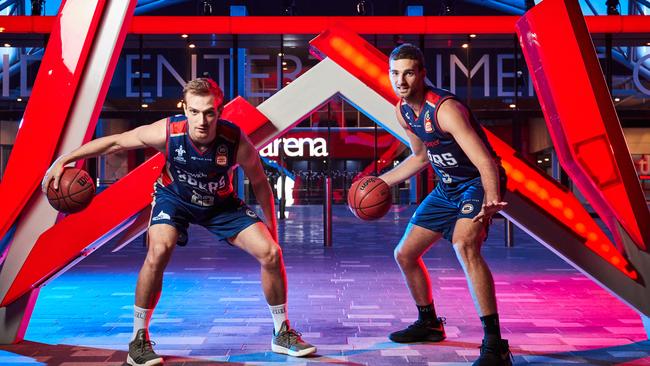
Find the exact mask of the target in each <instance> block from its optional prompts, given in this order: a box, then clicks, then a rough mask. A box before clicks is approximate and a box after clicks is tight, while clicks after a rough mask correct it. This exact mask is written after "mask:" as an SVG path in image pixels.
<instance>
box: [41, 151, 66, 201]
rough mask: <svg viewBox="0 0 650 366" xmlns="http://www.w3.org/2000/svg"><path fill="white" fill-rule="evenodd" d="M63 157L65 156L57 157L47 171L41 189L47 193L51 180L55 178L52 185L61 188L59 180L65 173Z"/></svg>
mask: <svg viewBox="0 0 650 366" xmlns="http://www.w3.org/2000/svg"><path fill="white" fill-rule="evenodd" d="M61 158H63V156H61V157H59V158H58V159H56V160H55V161H54V163H52V165H51V166H50V167H49V168H48V169H47V171H46V172H45V176H44V177H43V180H42V181H41V190H42V191H43V193H47V187H48V186H49V184H50V181H51V180H54V183H53V185H52V187H53V188H54V189H59V180H60V179H61V174H63V168H64V166H63V164H62V159H61Z"/></svg>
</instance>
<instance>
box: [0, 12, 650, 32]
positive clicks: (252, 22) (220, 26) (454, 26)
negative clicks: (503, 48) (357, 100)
mask: <svg viewBox="0 0 650 366" xmlns="http://www.w3.org/2000/svg"><path fill="white" fill-rule="evenodd" d="M54 18H55V17H53V16H41V17H34V16H0V28H4V29H3V32H5V33H49V32H50V30H51V29H52V24H53V23H54ZM518 18H519V17H518V16H445V17H440V16H425V17H405V16H386V17H328V16H313V17H305V16H294V17H275V16H274V17H260V16H247V17H200V16H197V17H193V16H177V17H176V16H137V17H133V22H132V24H131V26H130V28H129V33H130V34H183V33H186V34H213V33H219V34H319V33H320V32H322V31H323V30H325V29H328V28H330V27H332V26H334V25H342V26H344V27H346V28H348V29H350V30H352V31H354V32H356V33H358V34H470V33H474V34H513V33H514V32H515V31H514V24H515V22H516V21H517V19H518ZM585 20H586V21H587V26H588V28H589V32H591V33H618V34H625V33H648V32H650V19H649V17H647V16H643V15H626V16H612V15H609V16H586V17H585Z"/></svg>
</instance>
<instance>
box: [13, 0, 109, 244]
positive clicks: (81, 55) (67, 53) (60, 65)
mask: <svg viewBox="0 0 650 366" xmlns="http://www.w3.org/2000/svg"><path fill="white" fill-rule="evenodd" d="M104 5H105V0H102V1H98V2H97V4H96V5H95V8H94V10H93V13H92V14H88V15H84V16H87V17H88V18H86V19H84V21H80V19H81V18H80V17H79V16H78V15H76V14H67V15H68V16H67V17H66V18H63V17H62V16H60V15H59V16H57V17H53V20H55V21H54V22H53V24H54V25H55V26H54V27H53V28H52V29H53V31H52V33H51V34H50V40H49V41H48V47H47V49H46V51H45V55H44V56H43V60H42V62H41V67H40V68H39V70H38V75H37V77H36V82H35V83H34V88H33V90H32V95H31V97H30V98H29V102H28V103H27V108H26V109H25V115H24V117H23V121H22V124H21V127H20V130H19V133H18V135H17V136H16V143H15V144H14V148H13V150H12V152H11V155H10V157H9V161H8V163H7V169H6V172H5V175H4V179H3V180H2V183H1V184H0V201H1V202H2V205H0V238H1V237H3V236H4V235H5V234H6V232H7V230H8V229H9V228H10V227H11V225H12V224H13V223H14V220H15V219H16V217H18V215H19V213H20V211H21V210H22V208H23V207H24V205H25V204H26V203H27V201H28V200H29V198H30V197H31V196H32V194H33V193H34V191H36V190H37V189H39V188H38V187H39V185H40V183H41V179H43V176H44V175H45V171H46V170H47V168H48V167H49V166H50V163H51V162H52V156H53V155H54V152H55V150H56V148H57V144H58V143H59V139H60V136H61V132H62V131H63V127H64V125H65V122H66V118H67V117H68V113H69V112H70V106H71V103H72V98H74V95H75V93H76V91H77V88H78V86H79V82H80V80H81V75H82V72H83V70H84V67H85V64H86V60H87V57H88V53H89V52H90V48H91V45H92V42H93V39H94V37H95V35H96V33H97V29H98V24H99V20H100V18H101V14H102V12H103V8H104ZM65 6H66V5H65V3H64V4H62V9H65ZM9 18H11V17H9ZM73 23H74V24H73ZM79 27H82V28H81V29H77V28H79ZM71 29H76V32H75V37H65V36H66V35H68V36H69V33H70V32H71ZM81 34H84V35H85V37H82V36H81ZM64 37H65V39H63V38H64ZM63 46H65V48H63ZM44 122H46V123H44ZM35 149H38V154H35V153H34V151H35Z"/></svg>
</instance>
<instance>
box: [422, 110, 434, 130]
mask: <svg viewBox="0 0 650 366" xmlns="http://www.w3.org/2000/svg"><path fill="white" fill-rule="evenodd" d="M424 131H425V132H426V133H433V124H432V123H431V114H430V113H429V111H428V110H427V111H426V112H425V113H424Z"/></svg>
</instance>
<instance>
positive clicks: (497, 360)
mask: <svg viewBox="0 0 650 366" xmlns="http://www.w3.org/2000/svg"><path fill="white" fill-rule="evenodd" d="M511 365H512V353H510V347H508V340H506V339H501V340H498V341H486V340H485V339H484V340H483V343H482V344H481V355H480V356H479V358H478V359H477V360H476V361H474V363H473V364H472V366H511Z"/></svg>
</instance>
